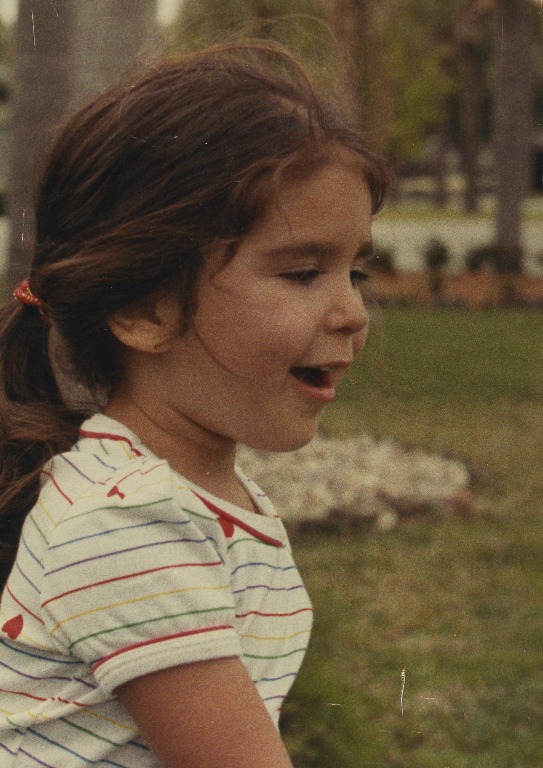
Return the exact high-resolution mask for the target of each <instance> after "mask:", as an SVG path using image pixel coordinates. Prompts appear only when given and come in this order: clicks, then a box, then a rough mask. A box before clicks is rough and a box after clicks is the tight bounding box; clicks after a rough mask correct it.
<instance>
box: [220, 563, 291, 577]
mask: <svg viewBox="0 0 543 768" xmlns="http://www.w3.org/2000/svg"><path fill="white" fill-rule="evenodd" d="M253 566H257V567H258V566H262V567H263V568H272V569H273V570H274V571H295V570H296V566H295V565H286V566H285V565H272V564H271V563H262V562H260V563H243V564H242V565H238V567H237V568H234V570H233V571H232V576H233V575H234V574H235V573H237V571H240V570H241V569H242V568H251V567H253Z"/></svg>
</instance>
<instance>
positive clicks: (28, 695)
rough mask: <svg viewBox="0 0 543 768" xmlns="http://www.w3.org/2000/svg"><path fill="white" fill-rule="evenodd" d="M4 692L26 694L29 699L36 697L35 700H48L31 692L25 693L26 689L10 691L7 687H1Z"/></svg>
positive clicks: (15, 694)
mask: <svg viewBox="0 0 543 768" xmlns="http://www.w3.org/2000/svg"><path fill="white" fill-rule="evenodd" d="M0 691H2V693H12V694H13V695H14V696H26V697H27V698H28V699H35V701H47V699H44V698H43V697H42V696H32V694H31V693H25V692H24V691H8V690H7V689H6V688H0Z"/></svg>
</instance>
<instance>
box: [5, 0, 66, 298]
mask: <svg viewBox="0 0 543 768" xmlns="http://www.w3.org/2000/svg"><path fill="white" fill-rule="evenodd" d="M72 34H73V3H72V2H70V0H57V1H56V2H55V3H54V4H53V3H47V2H33V1H32V0H20V2H19V17H18V21H17V25H16V29H15V41H14V43H15V44H14V53H15V56H14V73H13V81H12V108H11V119H12V141H11V163H10V174H9V195H8V211H9V216H10V219H11V239H10V259H9V267H8V275H7V283H8V289H11V288H12V287H13V286H14V285H16V284H17V283H18V282H20V280H22V278H23V277H24V276H25V275H26V272H27V266H28V262H29V259H30V254H31V252H32V244H33V240H34V213H33V204H32V203H33V189H34V181H35V171H36V163H37V161H38V160H39V159H40V157H41V156H42V153H43V149H44V146H45V144H46V142H47V140H48V138H49V137H50V134H51V129H52V127H53V126H54V125H56V124H57V123H58V121H59V120H60V118H61V116H62V115H63V114H64V112H65V109H66V107H67V104H68V100H69V97H70V91H71V89H70V57H69V52H70V44H71V38H72Z"/></svg>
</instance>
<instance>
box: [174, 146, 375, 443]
mask: <svg viewBox="0 0 543 768" xmlns="http://www.w3.org/2000/svg"><path fill="white" fill-rule="evenodd" d="M370 252H371V199H370V193H369V190H368V187H367V184H366V182H365V180H364V179H363V177H362V174H361V172H360V171H358V170H356V169H355V168H354V166H352V165H349V164H348V163H347V162H341V161H340V160H335V161H331V162H330V163H329V164H328V165H327V166H325V167H323V168H322V169H321V170H319V171H317V172H316V173H315V174H314V175H313V176H312V177H310V178H309V179H307V180H306V181H302V182H299V183H293V184H292V185H290V186H287V187H285V188H284V190H283V191H282V192H281V193H280V194H279V195H278V197H277V198H276V199H275V200H274V201H273V202H272V204H270V206H269V207H268V209H267V211H266V213H265V214H264V216H263V217H262V218H261V219H260V220H259V221H258V222H257V224H256V225H255V226H254V228H253V229H252V230H251V232H250V233H249V234H248V235H247V237H246V238H245V239H244V240H243V241H242V243H241V245H240V246H239V248H238V250H237V252H236V254H235V256H234V257H233V258H232V259H231V260H230V261H229V262H227V263H226V265H224V266H223V265H222V261H221V259H222V258H223V253H222V252H221V253H215V254H212V255H211V257H210V258H209V260H208V262H207V264H206V267H205V269H204V273H203V276H202V281H201V284H200V288H199V293H198V307H197V311H196V315H195V317H194V320H193V324H192V327H191V328H190V330H189V331H188V332H187V333H186V334H184V335H182V336H180V337H178V338H176V339H175V341H174V343H173V348H172V350H171V351H172V356H171V358H170V361H171V364H173V366H174V368H173V370H170V374H171V373H175V376H174V378H173V379H172V378H170V381H173V382H174V385H173V386H170V388H169V395H168V400H169V402H168V407H169V410H170V412H171V415H172V417H173V418H175V417H176V416H177V417H182V418H188V419H189V420H190V421H191V422H192V423H193V424H197V425H198V426H199V427H201V428H202V429H203V430H205V431H206V432H207V433H212V434H215V435H217V436H221V437H222V438H225V437H226V438H229V439H231V440H233V441H235V442H241V443H244V444H246V445H249V446H251V447H253V448H259V449H262V450H275V451H283V450H292V449H295V448H299V447H301V446H303V445H305V444H306V443H307V442H309V440H311V438H312V437H313V436H314V434H315V431H316V428H317V424H318V420H319V417H320V415H321V412H322V410H323V408H324V406H325V405H326V404H327V403H329V402H331V401H332V400H333V399H334V396H335V391H336V386H337V384H338V383H339V380H340V379H341V377H342V376H343V375H344V373H345V371H346V369H347V367H348V366H349V365H350V363H351V362H352V361H353V359H354V358H355V356H356V355H357V354H358V352H359V351H360V350H361V348H362V347H363V346H364V343H365V341H366V335H367V330H368V314H367V311H366V308H365V306H364V302H363V299H362V296H361V293H360V284H361V282H363V280H364V277H365V275H364V269H365V266H364V265H365V261H366V259H367V257H368V256H369V254H370Z"/></svg>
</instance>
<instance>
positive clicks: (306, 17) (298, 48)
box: [168, 0, 336, 88]
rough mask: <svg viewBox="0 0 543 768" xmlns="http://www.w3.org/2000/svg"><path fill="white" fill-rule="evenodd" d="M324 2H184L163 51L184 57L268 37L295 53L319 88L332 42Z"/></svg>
mask: <svg viewBox="0 0 543 768" xmlns="http://www.w3.org/2000/svg"><path fill="white" fill-rule="evenodd" d="M328 6H329V3H328V2H326V0H294V2H292V1H289V0H221V2H220V3H217V2H216V0H185V2H184V3H183V4H182V6H181V10H180V13H179V16H178V18H177V20H176V22H175V23H174V24H173V25H172V27H171V28H170V30H169V39H168V48H169V50H170V51H172V52H174V53H175V52H179V53H183V52H186V51H192V50H196V49H199V48H203V47H205V46H209V45H216V44H221V43H229V42H230V43H235V42H237V41H241V40H247V39H269V40H273V41H276V42H279V43H281V44H283V45H285V46H286V47H287V48H289V49H290V50H291V51H293V52H294V53H296V54H297V55H298V56H299V58H300V59H302V61H304V63H305V65H306V67H307V68H308V69H309V71H310V72H311V74H312V76H313V77H314V78H315V80H316V82H317V83H319V85H320V86H321V87H323V88H326V87H327V82H329V73H330V72H332V71H333V70H334V62H335V53H336V51H335V41H334V36H333V33H332V29H331V27H330V24H329V15H330V14H329V8H328Z"/></svg>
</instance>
